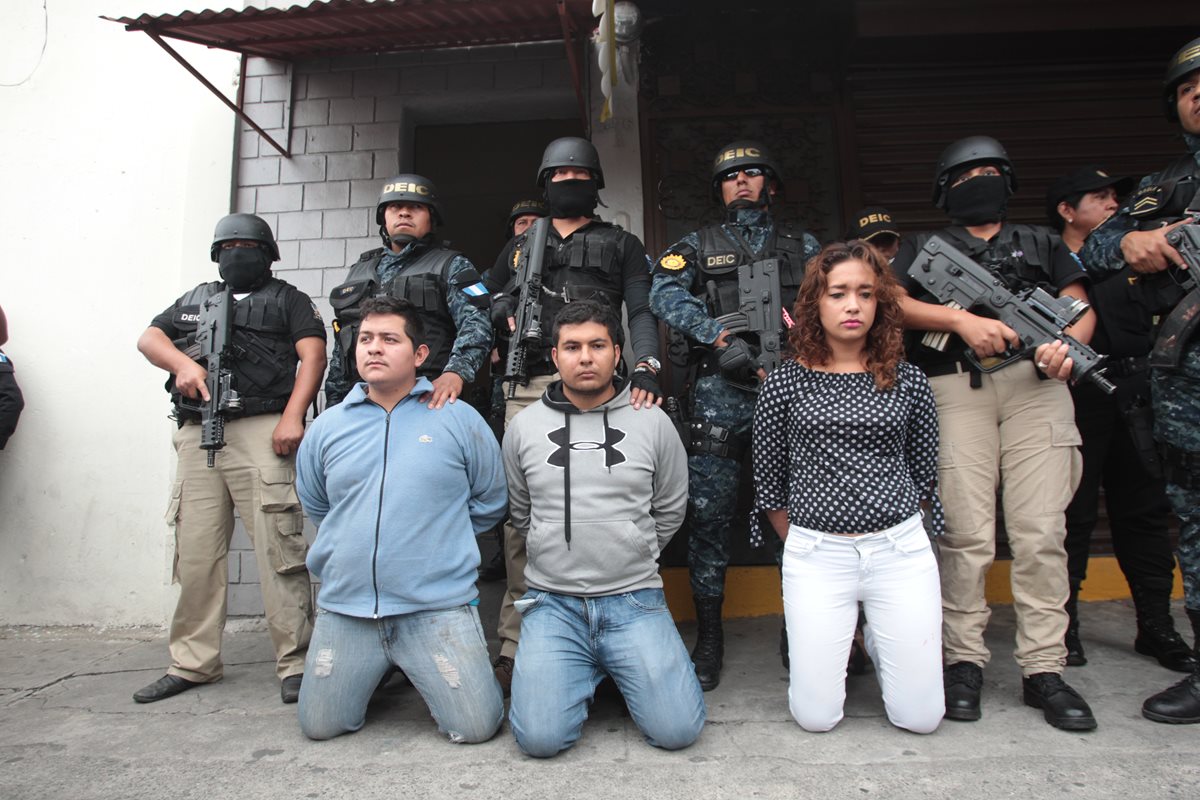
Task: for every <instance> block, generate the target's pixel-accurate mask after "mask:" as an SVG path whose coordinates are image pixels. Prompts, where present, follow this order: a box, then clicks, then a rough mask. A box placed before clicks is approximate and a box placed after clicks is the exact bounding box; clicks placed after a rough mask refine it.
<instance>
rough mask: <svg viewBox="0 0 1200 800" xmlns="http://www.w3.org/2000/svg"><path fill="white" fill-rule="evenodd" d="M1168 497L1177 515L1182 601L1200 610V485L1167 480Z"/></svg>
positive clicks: (1189, 608) (1193, 609)
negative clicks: (1192, 487) (1184, 484)
mask: <svg viewBox="0 0 1200 800" xmlns="http://www.w3.org/2000/svg"><path fill="white" fill-rule="evenodd" d="M1167 499H1168V500H1170V501H1171V508H1172V510H1174V512H1175V515H1176V516H1177V517H1179V570H1180V571H1181V572H1182V573H1183V602H1184V605H1185V606H1187V609H1188V610H1189V611H1200V489H1184V488H1183V487H1182V486H1178V485H1177V484H1174V483H1168V484H1167Z"/></svg>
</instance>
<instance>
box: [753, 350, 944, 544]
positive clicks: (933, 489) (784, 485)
mask: <svg viewBox="0 0 1200 800" xmlns="http://www.w3.org/2000/svg"><path fill="white" fill-rule="evenodd" d="M753 452H754V487H755V501H754V507H755V510H756V511H764V510H772V509H780V508H786V509H787V510H788V519H789V521H790V522H791V523H792V524H793V525H799V526H800V527H803V528H811V529H813V530H818V531H827V532H830V533H870V532H872V531H878V530H882V529H884V528H889V527H891V526H893V525H898V524H899V523H901V522H903V521H904V520H906V519H908V518H909V517H911V516H912V515H913V514H915V513H917V511H918V510H919V508H920V506H919V503H920V502H921V501H929V502H930V506H931V511H932V512H933V513H932V515H931V517H932V522H933V532H934V533H935V534H940V533H941V532H942V529H943V522H942V508H941V502H940V500H939V499H938V496H937V453H938V421H937V410H936V407H935V405H934V399H933V390H932V389H930V387H929V381H928V380H927V379H926V378H925V375H924V373H922V372H921V370H920V369H919V368H917V367H915V366H913V365H912V364H909V363H908V362H901V363H900V364H899V365H898V368H897V370H896V383H895V385H894V386H893V387H892V388H891V389H890V390H887V391H882V392H881V391H878V390H877V389H876V388H875V382H874V379H873V378H872V376H871V374H870V373H869V372H855V373H830V372H816V371H813V370H810V369H807V368H806V367H804V366H801V365H800V364H798V363H796V362H795V361H788V362H784V363H783V364H781V365H780V366H779V368H778V369H776V370H775V371H774V372H772V373H771V375H770V376H769V377H768V378H767V380H766V381H765V382H764V384H763V387H762V392H761V393H760V394H759V397H758V402H757V403H756V404H755V408H754V439H753ZM755 516H756V517H757V514H755ZM752 528H753V530H752V534H751V536H752V538H758V539H759V541H757V542H754V543H755V544H759V543H761V541H762V540H761V536H762V534H761V530H760V529H759V526H758V525H753V526H752Z"/></svg>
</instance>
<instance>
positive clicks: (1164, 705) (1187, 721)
mask: <svg viewBox="0 0 1200 800" xmlns="http://www.w3.org/2000/svg"><path fill="white" fill-rule="evenodd" d="M1187 615H1188V619H1189V620H1191V622H1192V632H1193V633H1194V634H1195V636H1196V649H1195V651H1194V652H1193V656H1194V657H1195V658H1196V662H1197V666H1195V667H1193V668H1192V674H1191V675H1189V676H1187V677H1186V678H1184V679H1183V680H1181V681H1180V682H1179V683H1177V684H1175V685H1174V686H1172V687H1171V688H1169V689H1164V690H1163V691H1161V692H1159V693H1158V694H1156V695H1154V696H1153V697H1151V698H1149V699H1148V700H1146V702H1144V703H1142V716H1143V717H1145V718H1146V719H1151V720H1154V721H1155V722H1167V723H1171V724H1174V725H1194V724H1196V723H1198V722H1200V611H1192V610H1191V609H1190V608H1189V609H1188V612H1187Z"/></svg>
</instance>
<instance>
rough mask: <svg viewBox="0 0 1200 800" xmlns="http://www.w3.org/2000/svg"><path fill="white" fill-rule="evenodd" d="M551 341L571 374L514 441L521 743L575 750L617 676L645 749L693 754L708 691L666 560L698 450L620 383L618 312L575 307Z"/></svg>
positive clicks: (529, 413) (516, 428)
mask: <svg viewBox="0 0 1200 800" xmlns="http://www.w3.org/2000/svg"><path fill="white" fill-rule="evenodd" d="M550 340H551V341H552V342H554V348H553V349H552V350H551V357H552V358H553V359H554V364H555V366H556V367H557V368H558V372H559V374H560V375H561V376H562V379H561V380H560V381H557V382H555V383H552V384H551V385H550V386H549V388H548V389H547V390H546V393H545V394H544V395H542V400H541V402H540V403H535V404H533V405H531V406H529V407H528V408H526V409H525V410H524V411H522V412H521V413H520V414H518V415H517V416H516V417H515V418H514V419H513V421H512V422H511V423H510V424H509V427H508V431H507V432H506V433H505V436H504V469H505V472H506V473H507V475H508V492H509V513H510V516H511V519H512V523H513V526H514V527H515V529H516V531H517V534H518V535H520V536H524V537H526V550H527V552H528V554H529V565H528V566H527V567H526V568H525V579H526V582H527V584H528V586H529V592H528V593H527V594H526V595H525V597H524V598H522V599H521V600H518V601H517V603H516V606H517V609H518V610H519V611H520V612H521V616H522V622H521V644H520V647H518V649H517V658H516V666H515V669H514V672H513V685H512V707H511V709H510V711H509V721H510V722H511V724H512V729H513V735H514V736H516V739H517V744H518V745H519V746H520V748H521V750H523V751H524V752H525V753H527V754H528V755H531V756H537V757H541V758H547V757H549V756H553V755H555V754H556V753H559V752H561V751H563V750H566V749H567V748H569V747H571V745H573V744H575V741H576V740H577V739H578V738H579V734H580V732H581V730H582V729H583V722H584V720H585V719H587V709H588V703H589V702H590V700H591V699H592V695H593V694H594V692H595V690H596V686H597V685H598V684H599V683H600V681H601V680H602V679H603V678H604V676H605V675H609V676H611V677H612V679H613V681H614V682H615V683H616V684H617V687H618V688H619V689H620V690H621V694H622V695H623V696H624V698H625V702H626V704H627V705H628V707H629V713H630V715H631V716H632V717H633V720H634V722H635V723H637V726H638V728H639V729H640V730H641V732H642V735H644V736H645V737H646V741H647V742H649V743H650V744H652V745H654V746H655V747H662V748H665V749H668V750H676V749H679V748H682V747H687V746H688V745H690V744H691V743H692V742H694V741H696V738H697V737H698V736H699V735H700V730H701V728H703V727H704V719H705V707H704V693H703V692H702V691H701V690H700V683H699V681H698V680H697V679H696V672H695V669H694V668H693V667H692V662H691V659H690V658H689V657H688V653H687V649H686V648H685V647H684V645H683V640H682V639H680V637H679V632H678V630H676V628H675V623H674V621H673V620H672V619H671V612H670V610H669V609H668V608H667V603H666V599H665V597H664V596H663V590H662V578H661V577H660V576H659V574H658V565H657V564H656V562H655V559H657V558H658V555H659V553H660V552H662V549H663V548H664V547H666V545H667V542H669V541H670V540H671V537H672V536H673V535H674V534H675V531H677V530H678V529H679V526H680V525H681V524H682V523H683V518H684V514H685V512H686V510H687V486H688V472H687V455H686V454H685V452H684V449H683V444H682V442H681V441H680V439H679V434H678V433H677V432H676V430H675V427H674V426H673V425H672V424H671V421H670V420H669V419H668V418H667V415H666V414H664V413H663V411H662V410H661V409H660V408H658V407H657V406H644V407H642V408H640V409H637V408H634V407H633V406H632V405H631V404H630V399H629V384H628V383H627V382H626V381H624V380H622V379H621V378H618V377H614V376H615V372H616V368H617V364H618V363H619V362H620V360H621V323H620V320H618V319H617V317H616V314H615V313H614V312H613V311H612V309H611V308H610V307H609V306H608V305H607V304H605V303H598V302H595V301H592V300H583V301H578V302H574V303H569V304H567V305H566V306H565V307H564V308H563V309H562V311H561V312H559V314H558V316H557V317H556V318H555V320H554V327H553V328H552V330H551V336H550Z"/></svg>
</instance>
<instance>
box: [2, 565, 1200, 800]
mask: <svg viewBox="0 0 1200 800" xmlns="http://www.w3.org/2000/svg"><path fill="white" fill-rule="evenodd" d="M495 586H496V585H495V584H493V585H491V588H487V589H486V590H485V605H484V607H485V609H490V612H489V613H488V615H487V616H489V617H491V616H494V602H492V601H493V600H494V595H495V592H496V589H495V588H494V587H495ZM1176 618H1177V620H1181V621H1182V620H1183V614H1182V611H1181V609H1179V608H1177V609H1176ZM1083 619H1084V637H1085V645H1086V646H1087V649H1088V656H1089V658H1090V663H1089V664H1088V665H1087V666H1086V667H1081V668H1072V669H1068V671H1067V676H1066V677H1067V679H1068V681H1069V682H1070V683H1071V684H1072V685H1074V686H1075V687H1076V688H1077V689H1078V690H1079V691H1080V692H1081V693H1082V694H1083V696H1084V697H1086V698H1087V700H1088V701H1089V703H1091V705H1092V708H1093V709H1094V711H1095V712H1096V715H1097V717H1098V719H1099V721H1100V728H1099V730H1098V731H1096V732H1094V733H1086V734H1080V733H1066V732H1063V731H1058V730H1055V729H1053V728H1051V727H1050V726H1049V725H1047V724H1046V723H1045V722H1044V721H1043V720H1042V718H1041V714H1040V712H1038V711H1036V710H1034V709H1031V708H1027V707H1026V706H1024V705H1022V704H1021V699H1020V674H1019V671H1018V669H1017V667H1016V665H1015V663H1013V661H1012V657H1011V654H1012V633H1013V622H1012V610H1011V608H1003V607H1002V608H999V609H997V610H996V613H995V615H994V616H993V620H992V626H991V630H990V632H989V644H990V645H991V646H992V648H993V651H994V658H993V662H992V664H991V665H990V666H989V668H988V669H987V671H986V673H985V681H986V682H985V687H984V717H983V719H982V720H981V721H980V722H977V723H955V722H949V721H948V722H945V723H943V725H942V727H941V729H940V730H939V731H938V732H936V733H934V734H933V735H930V736H917V735H915V734H910V733H906V732H904V731H901V730H898V729H895V728H893V727H891V725H889V724H888V722H887V719H886V717H885V716H884V714H883V705H882V701H881V699H880V695H879V688H878V686H877V684H876V682H875V679H874V677H873V675H874V673H873V672H872V673H868V674H867V675H865V676H860V677H852V678H851V679H850V685H849V697H848V700H847V704H846V712H847V713H846V719H845V720H844V721H843V722H842V723H841V724H840V725H839V726H838V727H837V728H836V729H835V730H834V731H832V732H830V733H826V734H810V733H806V732H804V731H802V730H801V729H800V728H799V727H798V726H797V725H796V724H795V723H794V722H793V721H792V719H791V718H790V716H789V715H788V711H787V699H786V694H787V682H786V677H785V674H784V672H783V670H782V668H781V666H780V663H779V657H778V655H777V653H776V649H777V645H778V634H779V624H780V622H779V618H778V617H762V618H756V619H742V620H734V621H731V622H729V623H728V627H727V635H728V645H727V653H728V654H727V660H726V667H725V672H724V675H723V679H722V683H721V686H720V687H719V688H718V689H717V690H715V691H713V692H710V693H708V694H707V695H706V699H707V701H708V706H709V721H708V725H707V726H706V728H705V730H704V733H703V734H702V735H701V738H700V741H699V742H697V744H696V745H694V746H693V747H691V748H689V749H687V750H683V751H680V752H675V753H667V752H661V751H658V750H655V749H654V748H651V747H649V746H648V745H646V744H645V743H644V742H643V741H642V740H641V737H640V735H639V734H638V732H637V729H636V727H635V726H634V725H633V724H632V722H631V721H630V720H629V718H628V717H627V716H625V715H624V714H623V713H622V710H621V708H620V707H619V704H617V703H615V702H613V701H611V700H607V701H605V700H601V701H599V702H598V703H597V704H596V705H595V706H593V709H592V716H591V719H590V720H589V721H588V723H587V725H586V726H585V728H584V734H583V737H582V739H581V740H580V741H579V743H578V744H577V745H576V747H575V748H574V749H573V750H571V751H569V752H567V753H565V754H563V755H560V756H559V757H557V758H554V759H551V760H548V761H538V760H535V759H530V758H526V757H525V756H523V755H521V753H520V752H519V751H518V749H517V747H516V744H515V743H514V742H513V739H512V734H511V732H510V731H509V730H508V728H507V726H505V727H504V728H502V730H501V732H500V734H499V735H498V736H497V737H496V738H495V739H493V740H492V741H491V742H488V743H486V744H482V745H452V744H449V743H448V742H446V741H445V740H444V739H442V738H441V737H440V736H439V735H438V734H437V730H436V727H435V726H434V724H433V722H432V720H431V719H430V718H429V715H428V713H427V711H426V709H425V706H424V704H423V703H422V701H421V699H420V697H419V696H418V695H417V694H416V692H415V691H414V690H413V689H412V687H411V686H407V685H401V686H395V685H393V686H389V687H388V688H387V689H385V690H384V691H383V692H380V693H378V694H377V695H376V697H375V700H374V701H373V703H372V705H371V708H370V712H369V717H368V721H367V725H366V727H364V728H363V730H361V731H359V732H358V733H356V734H351V735H348V736H344V737H341V738H340V739H336V740H332V741H329V742H310V741H308V740H306V739H305V738H304V737H303V736H302V735H301V734H300V731H299V726H298V725H297V723H296V713H295V708H296V707H295V706H284V705H282V704H281V703H280V701H279V684H278V682H277V681H276V680H275V678H274V674H273V670H272V661H271V650H270V644H269V641H268V638H267V635H266V633H265V632H263V631H261V630H256V629H254V628H255V625H253V624H251V625H246V624H245V623H242V624H237V625H231V632H227V634H226V640H225V662H226V677H225V679H224V680H223V681H221V682H220V683H217V684H213V685H211V686H204V687H200V688H198V689H195V690H192V691H189V692H186V693H184V694H182V695H180V696H178V697H175V698H171V699H169V700H165V701H162V702H159V703H154V704H150V705H137V704H135V703H134V702H133V701H132V700H131V699H130V695H131V694H132V693H133V692H134V691H135V690H137V689H138V688H140V687H141V686H143V685H144V684H146V683H149V682H150V681H152V680H154V679H155V678H157V677H158V676H159V675H161V674H162V672H163V668H164V666H165V664H166V660H165V659H166V638H165V634H164V632H163V631H161V630H155V629H82V628H7V629H0V798H3V799H4V800H23V799H24V798H142V797H155V798H158V797H171V798H192V797H196V798H206V799H207V798H226V797H228V798H233V797H237V798H257V797H271V798H278V797H285V798H304V797H318V798H341V797H346V798H351V797H352V798H376V797H378V798H384V797H387V798H395V797H414V798H415V797H421V798H437V797H453V798H461V799H463V800H466V799H467V798H513V799H514V800H526V799H527V798H543V797H546V798H592V797H595V798H615V797H637V798H642V797H656V798H684V799H686V800H695V799H696V798H709V797H713V798H724V797H739V798H740V797H762V798H808V797H812V798H822V799H824V798H840V797H846V798H850V797H853V798H870V797H885V798H943V797H944V798H954V799H955V800H967V799H968V798H989V799H990V798H1001V797H1021V798H1042V797H1046V798H1049V797H1055V798H1058V797H1064V796H1070V797H1081V798H1123V799H1124V800H1130V799H1131V798H1180V800H1184V799H1186V800H1194V799H1195V798H1197V797H1200V726H1169V725H1161V724H1155V723H1151V722H1149V721H1147V720H1144V719H1143V718H1142V717H1141V715H1140V713H1139V710H1140V706H1141V702H1142V700H1143V699H1144V698H1145V697H1146V696H1147V695H1149V694H1152V693H1153V692H1156V691H1158V690H1160V689H1162V688H1165V687H1166V686H1168V685H1169V684H1171V683H1174V682H1175V681H1176V680H1178V679H1179V678H1180V677H1181V676H1179V675H1176V674H1175V673H1171V672H1168V671H1166V670H1164V669H1162V668H1161V667H1159V666H1158V665H1157V664H1156V663H1154V662H1152V661H1150V660H1148V659H1146V658H1144V657H1141V656H1137V655H1135V654H1134V653H1133V651H1132V647H1131V643H1132V640H1133V633H1134V626H1133V612H1132V608H1131V607H1130V605H1129V603H1128V602H1123V601H1114V602H1106V603H1089V604H1085V605H1084V606H1083ZM1185 624H1186V623H1185ZM485 627H486V628H487V629H488V630H494V625H490V624H489V623H488V622H486V621H485ZM683 631H684V635H685V639H687V640H689V641H690V637H691V633H692V631H691V626H690V625H688V626H685V627H684V629H683ZM494 645H495V643H494V642H493V646H494Z"/></svg>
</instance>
